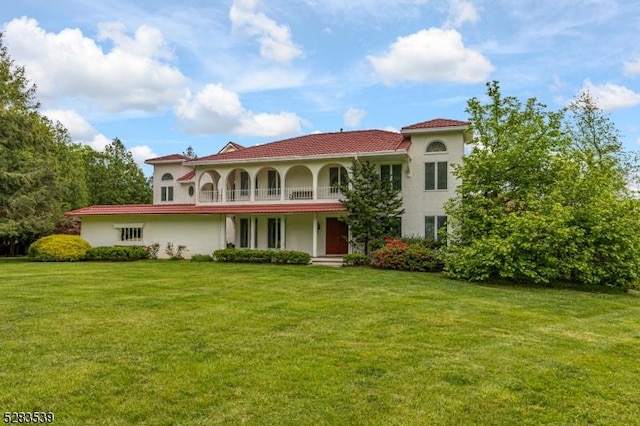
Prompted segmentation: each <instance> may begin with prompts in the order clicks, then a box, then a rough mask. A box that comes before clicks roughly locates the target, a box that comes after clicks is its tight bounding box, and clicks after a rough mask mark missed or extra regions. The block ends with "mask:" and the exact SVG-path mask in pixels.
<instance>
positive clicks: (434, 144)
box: [427, 141, 447, 152]
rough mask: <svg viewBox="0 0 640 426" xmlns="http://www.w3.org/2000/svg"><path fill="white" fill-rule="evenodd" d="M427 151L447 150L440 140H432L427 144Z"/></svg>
mask: <svg viewBox="0 0 640 426" xmlns="http://www.w3.org/2000/svg"><path fill="white" fill-rule="evenodd" d="M427 152H447V146H446V145H445V144H444V142H442V141H433V142H431V143H430V144H429V145H427Z"/></svg>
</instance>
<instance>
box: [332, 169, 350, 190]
mask: <svg viewBox="0 0 640 426" xmlns="http://www.w3.org/2000/svg"><path fill="white" fill-rule="evenodd" d="M346 181H347V169H345V168H344V167H330V168H329V186H330V188H331V193H332V194H337V193H338V192H339V189H338V187H339V186H340V185H341V184H343V183H345V182H346Z"/></svg>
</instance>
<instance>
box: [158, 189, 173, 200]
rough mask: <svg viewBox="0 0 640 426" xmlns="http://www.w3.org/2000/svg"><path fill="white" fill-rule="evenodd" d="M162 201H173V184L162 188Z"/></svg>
mask: <svg viewBox="0 0 640 426" xmlns="http://www.w3.org/2000/svg"><path fill="white" fill-rule="evenodd" d="M160 201H173V186H163V187H161V188H160Z"/></svg>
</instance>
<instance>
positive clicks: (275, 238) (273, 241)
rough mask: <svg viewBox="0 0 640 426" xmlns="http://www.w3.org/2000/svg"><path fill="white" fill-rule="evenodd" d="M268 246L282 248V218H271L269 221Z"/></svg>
mask: <svg viewBox="0 0 640 426" xmlns="http://www.w3.org/2000/svg"><path fill="white" fill-rule="evenodd" d="M267 247H268V248H272V249H275V248H280V219H274V218H270V219H269V220H268V221H267Z"/></svg>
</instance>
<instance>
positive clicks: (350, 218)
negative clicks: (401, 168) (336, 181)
mask: <svg viewBox="0 0 640 426" xmlns="http://www.w3.org/2000/svg"><path fill="white" fill-rule="evenodd" d="M340 191H341V192H342V194H343V195H344V199H343V200H340V201H341V202H342V204H344V206H345V207H346V208H347V212H348V214H347V216H345V217H344V219H343V220H344V222H345V223H347V225H349V231H350V233H351V237H352V242H353V243H356V244H362V246H363V247H364V252H365V254H367V255H368V254H369V246H370V243H371V242H372V241H375V240H378V239H381V238H383V237H385V236H386V235H389V234H393V233H394V232H396V231H395V230H396V229H398V227H399V225H400V220H401V217H402V214H403V213H404V209H403V208H402V198H401V196H400V191H399V190H397V189H394V187H393V185H392V184H391V182H389V181H383V180H382V179H381V177H380V175H379V174H378V172H377V170H376V167H375V166H374V165H373V164H369V162H364V163H363V162H360V161H358V160H354V161H353V163H352V165H351V167H350V169H349V174H348V176H347V179H346V181H345V182H341V184H340Z"/></svg>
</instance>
